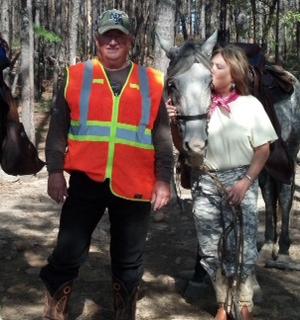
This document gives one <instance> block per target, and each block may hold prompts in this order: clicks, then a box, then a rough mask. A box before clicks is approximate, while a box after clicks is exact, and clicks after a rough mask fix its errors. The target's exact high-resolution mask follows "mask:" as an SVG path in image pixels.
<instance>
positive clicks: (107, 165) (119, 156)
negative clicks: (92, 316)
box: [40, 9, 173, 320]
mask: <svg viewBox="0 0 300 320" xmlns="http://www.w3.org/2000/svg"><path fill="white" fill-rule="evenodd" d="M97 27H98V30H97V33H96V36H95V41H96V46H97V51H98V59H95V60H90V61H87V62H84V63H80V64H78V65H75V66H71V67H69V68H67V76H66V80H65V82H64V84H63V86H62V89H61V91H60V94H59V95H58V97H57V101H56V104H55V106H54V108H53V114H52V118H51V123H50V128H49V132H48V136H47V142H46V160H47V168H48V171H49V179H48V194H49V196H50V197H51V198H53V199H54V200H55V201H57V202H58V203H60V202H63V201H64V199H65V202H64V205H63V208H62V213H61V220H60V230H59V234H58V239H57V245H56V247H55V249H54V251H53V253H52V255H50V256H49V258H48V264H47V265H46V266H45V267H43V268H42V270H41V273H40V277H41V279H42V280H43V282H44V283H45V285H46V288H47V293H46V303H45V310H44V319H59V320H64V319H67V313H68V311H67V307H68V300H69V297H70V294H71V291H72V284H73V279H74V278H76V277H77V275H78V270H79V267H80V265H81V264H82V262H84V261H85V259H86V258H87V255H88V250H89V245H90V240H91V234H92V232H93V230H94V228H95V227H96V225H97V223H98V222H99V220H100V219H101V218H102V216H103V213H104V210H105V209H106V208H108V212H109V218H110V222H111V229H110V233H111V247H110V254H111V270H112V283H113V293H114V310H115V320H129V319H135V310H136V300H137V294H138V287H139V283H140V281H141V278H142V276H143V265H142V252H143V247H144V244H145V240H146V234H147V231H148V225H149V221H150V211H151V205H152V208H153V210H154V211H157V210H159V209H160V208H161V207H162V206H164V205H166V204H167V203H168V201H169V197H170V187H169V182H170V178H171V175H172V165H173V156H172V140H171V135H170V130H169V124H168V115H167V112H166V109H165V105H164V102H163V99H162V92H163V77H162V74H161V73H160V72H158V71H156V70H153V69H151V68H145V67H141V66H138V65H136V64H134V63H132V62H131V61H129V60H127V55H128V52H129V49H130V44H131V40H132V35H131V32H130V22H129V18H128V16H127V14H125V13H124V12H121V11H118V10H115V9H113V10H109V11H106V12H104V13H103V14H102V16H101V17H100V19H99V20H98V25H97ZM66 150H67V151H66ZM63 170H65V171H67V172H68V173H70V180H69V188H68V189H67V186H66V181H65V178H64V175H63Z"/></svg>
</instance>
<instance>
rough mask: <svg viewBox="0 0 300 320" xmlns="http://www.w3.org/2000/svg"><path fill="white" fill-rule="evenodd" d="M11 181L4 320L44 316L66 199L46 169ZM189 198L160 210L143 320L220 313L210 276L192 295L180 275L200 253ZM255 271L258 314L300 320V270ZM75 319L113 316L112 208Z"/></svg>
mask: <svg viewBox="0 0 300 320" xmlns="http://www.w3.org/2000/svg"><path fill="white" fill-rule="evenodd" d="M42 118H43V117H42ZM43 119H45V118H43ZM45 123H46V122H45ZM43 148H44V144H43V141H41V143H40V144H39V151H40V153H41V157H44V156H43ZM299 169H300V168H299V167H298V168H297V180H296V181H297V185H296V193H295V203H294V210H293V214H292V216H291V225H290V234H291V239H292V246H291V248H290V256H291V258H292V259H293V260H294V262H296V263H299V264H300V250H299V249H300V231H299V230H300V204H299V203H300V184H299V181H300V178H299V177H300V170H299ZM6 178H7V177H6ZM5 180H7V179H5V177H4V178H3V176H2V180H1V175H0V306H1V309H0V320H37V319H42V316H41V315H42V310H43V300H44V287H43V284H42V282H41V281H40V280H39V278H38V273H39V269H40V268H41V267H42V266H43V265H44V264H45V263H46V259H47V257H48V255H49V254H50V253H51V251H52V248H53V246H54V244H55V240H56V235H57V231H58V222H59V214H60V209H61V206H60V205H57V204H56V203H55V202H54V201H53V200H51V199H50V198H49V197H48V196H47V193H46V187H47V172H46V170H45V169H43V170H42V171H41V172H40V173H38V174H37V175H36V176H23V177H17V178H15V179H14V180H15V181H5ZM1 181H2V182H1ZM182 197H183V198H185V203H186V205H187V208H188V210H186V212H185V213H183V214H180V210H179V207H178V206H177V205H176V204H175V203H174V202H173V203H172V204H171V205H169V206H168V207H166V208H165V209H164V210H163V213H161V215H162V218H163V219H162V221H159V220H160V219H156V220H155V219H154V216H153V221H152V222H151V227H150V230H149V235H148V239H147V245H146V249H145V255H144V262H145V274H144V277H143V283H142V285H141V290H140V296H139V300H138V304H137V320H175V319H176V320H193V319H203V320H206V319H207V320H209V319H214V316H215V313H216V308H217V306H216V303H215V297H214V292H213V289H212V286H211V284H210V282H209V281H207V285H206V289H205V292H204V296H203V297H201V298H193V299H191V298H185V297H184V292H185V289H186V287H187V285H188V280H185V279H182V278H180V277H179V276H178V274H179V273H180V272H181V271H183V270H191V269H192V268H193V266H194V263H195V256H196V237H195V230H194V222H193V218H192V214H191V211H190V210H189V209H190V196H189V192H188V191H183V194H182ZM259 208H260V225H259V234H258V242H262V240H263V230H264V227H263V220H264V214H263V202H262V200H261V199H260V201H259ZM157 218H158V217H157ZM157 220H158V221H157ZM279 225H280V224H279ZM256 272H257V278H258V282H259V283H260V285H261V289H262V293H263V301H262V302H259V303H257V304H256V306H255V319H257V320H274V319H276V320H292V319H299V318H300V272H299V271H296V270H290V269H277V268H266V267H257V269H256ZM69 318H70V320H75V319H76V320H83V319H94V320H96V319H102V320H108V319H113V318H112V290H111V279H110V263H109V222H108V219H107V215H105V216H104V218H103V220H102V221H101V222H100V224H99V226H98V227H97V229H96V231H95V233H94V235H93V240H92V245H91V249H90V256H89V259H88V261H87V262H86V263H85V264H84V265H83V266H82V268H81V271H80V275H79V277H78V279H76V281H75V286H74V293H73V295H72V298H71V307H70V317H69Z"/></svg>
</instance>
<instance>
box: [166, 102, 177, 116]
mask: <svg viewBox="0 0 300 320" xmlns="http://www.w3.org/2000/svg"><path fill="white" fill-rule="evenodd" d="M166 109H167V112H168V115H169V118H170V120H172V118H174V117H176V115H177V111H176V108H175V107H174V106H173V104H172V100H171V99H168V100H167V102H166Z"/></svg>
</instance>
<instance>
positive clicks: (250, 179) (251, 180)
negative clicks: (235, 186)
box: [245, 174, 253, 183]
mask: <svg viewBox="0 0 300 320" xmlns="http://www.w3.org/2000/svg"><path fill="white" fill-rule="evenodd" d="M245 177H246V178H247V179H248V180H249V181H250V182H251V183H252V182H253V179H252V178H251V177H250V176H249V175H248V174H246V175H245Z"/></svg>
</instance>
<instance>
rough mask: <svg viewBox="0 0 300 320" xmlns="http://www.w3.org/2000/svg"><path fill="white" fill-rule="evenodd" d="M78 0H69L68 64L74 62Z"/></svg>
mask: <svg viewBox="0 0 300 320" xmlns="http://www.w3.org/2000/svg"><path fill="white" fill-rule="evenodd" d="M79 7H80V0H72V1H71V8H72V9H71V27H70V44H69V45H70V65H73V64H76V50H77V28H78V17H79Z"/></svg>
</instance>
